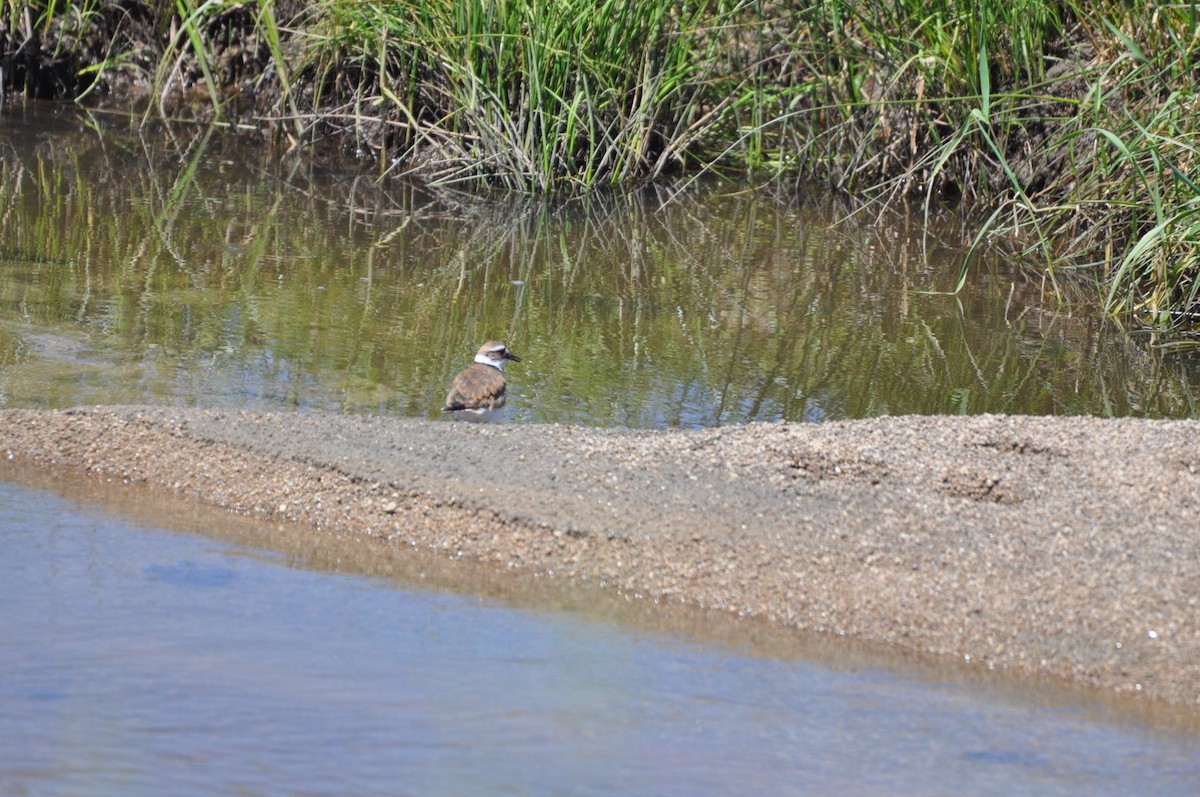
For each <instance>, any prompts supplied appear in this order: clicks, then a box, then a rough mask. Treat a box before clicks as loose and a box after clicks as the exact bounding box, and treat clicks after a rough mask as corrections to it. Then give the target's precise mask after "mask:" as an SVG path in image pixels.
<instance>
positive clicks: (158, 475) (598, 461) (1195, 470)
mask: <svg viewBox="0 0 1200 797" xmlns="http://www.w3.org/2000/svg"><path fill="white" fill-rule="evenodd" d="M1197 439H1200V422H1197V421H1170V422H1159V421H1142V420H1101V419H1094V418H1032V417H1002V416H981V417H970V418H944V417H938V418H927V417H901V418H881V419H875V420H867V421H852V422H837V423H828V424H820V425H789V424H785V425H754V426H746V427H736V428H726V429H716V430H707V431H697V432H634V431H617V430H596V429H580V428H570V427H558V426H529V425H507V426H481V425H473V424H463V423H452V422H447V423H430V422H426V421H420V420H408V419H394V418H368V417H342V416H332V415H297V414H254V413H236V412H212V411H199V410H182V409H152V408H139V407H131V408H104V409H94V410H74V411H68V412H39V411H28V410H9V411H3V412H0V447H2V449H3V450H4V451H5V452H6V455H7V457H8V458H9V459H12V460H20V461H24V462H35V463H40V464H43V465H48V464H56V465H66V466H74V467H82V468H86V469H87V470H89V471H91V472H94V473H96V474H100V475H104V476H108V477H120V478H122V479H126V480H131V481H135V482H146V483H149V484H153V485H160V486H162V487H166V488H168V489H171V490H175V491H178V492H180V493H185V494H187V495H190V496H193V497H195V498H198V499H200V500H202V501H205V502H208V503H213V504H217V505H220V506H224V507H228V508H230V509H234V510H236V511H239V512H246V513H254V514H259V515H265V516H275V517H286V518H289V519H294V520H299V521H303V522H309V523H313V524H317V525H320V526H325V527H337V528H344V529H353V530H356V531H359V532H365V533H369V534H372V535H376V536H380V537H386V538H389V539H393V540H395V541H397V543H398V544H413V545H417V546H421V547H430V548H434V549H440V550H445V551H448V552H451V553H453V554H456V555H457V554H460V553H461V555H463V556H467V557H472V558H478V559H481V560H484V561H491V562H495V563H497V564H500V565H503V566H508V567H520V568H533V569H537V570H540V571H544V572H553V573H554V574H556V575H560V576H568V577H574V578H578V579H586V580H588V581H590V582H593V583H595V582H603V583H606V584H609V585H615V586H617V587H619V588H621V589H624V590H628V591H632V592H636V593H639V594H642V595H645V596H657V597H660V598H666V599H670V600H679V601H684V602H688V603H692V604H697V605H702V606H707V607H714V608H720V609H725V610H729V611H737V612H741V613H745V614H752V615H759V616H763V617H768V618H771V619H773V620H775V621H778V622H782V623H788V624H791V625H795V626H798V627H802V628H807V629H814V630H824V631H830V632H835V633H839V634H846V635H850V636H853V637H859V638H864V639H872V640H881V641H886V642H890V643H894V644H897V645H902V646H905V647H909V648H913V649H918V650H922V651H928V652H932V653H937V654H944V655H948V656H954V657H958V658H968V657H969V659H970V660H971V661H972V662H977V663H985V664H988V665H994V666H998V667H1012V668H1017V669H1021V670H1027V671H1042V672H1050V673H1054V674H1057V675H1060V676H1064V677H1067V678H1070V679H1074V680H1078V681H1082V682H1085V683H1089V684H1092V685H1095V686H1098V687H1102V688H1105V689H1112V690H1119V691H1136V692H1141V693H1143V694H1145V695H1148V696H1150V697H1152V698H1155V699H1161V700H1168V701H1171V702H1176V703H1184V704H1191V705H1197V704H1200V563H1198V554H1200V545H1198V542H1200V522H1198V521H1200V509H1198V507H1197V495H1200V450H1198V449H1197V446H1196V440H1197Z"/></svg>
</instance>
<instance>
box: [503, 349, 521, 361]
mask: <svg viewBox="0 0 1200 797" xmlns="http://www.w3.org/2000/svg"><path fill="white" fill-rule="evenodd" d="M504 359H506V360H512V361H513V362H518V363H519V362H521V358H520V357H518V356H517V355H515V354H513V353H512V352H511V351H510V352H507V353H505V355H504Z"/></svg>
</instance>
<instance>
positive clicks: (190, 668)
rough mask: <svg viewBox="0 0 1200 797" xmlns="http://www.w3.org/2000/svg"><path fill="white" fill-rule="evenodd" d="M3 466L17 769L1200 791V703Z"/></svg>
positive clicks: (1, 545) (385, 780)
mask: <svg viewBox="0 0 1200 797" xmlns="http://www.w3.org/2000/svg"><path fill="white" fill-rule="evenodd" d="M0 477H6V478H20V479H22V480H23V481H25V482H27V483H14V482H7V481H5V482H0V549H2V550H3V551H4V555H3V557H0V607H2V611H0V640H2V641H3V642H2V644H0V672H3V673H4V677H3V678H2V679H0V751H3V752H2V753H0V793H3V794H5V795H13V796H14V797H19V796H20V795H31V794H38V795H51V794H64V795H65V794H73V795H83V794H87V795H107V794H114V795H116V794H119V795H123V796H136V795H154V794H165V793H170V794H178V795H189V794H242V795H259V794H313V795H317V794H361V795H372V794H389V795H393V794H413V795H418V794H419V795H473V796H480V795H484V796H486V795H516V794H519V795H529V794H539V795H540V794H546V795H609V794H653V795H688V796H689V797H693V796H695V795H726V794H772V795H787V794H848V795H854V794H862V795H881V794H896V795H901V794H903V795H931V796H932V795H961V794H972V795H1004V796H1005V797H1010V796H1011V795H1072V797H1073V796H1074V795H1078V794H1088V795H1129V794H1139V795H1193V794H1196V793H1197V790H1200V734H1197V733H1196V726H1195V718H1194V716H1193V717H1191V719H1190V720H1187V721H1184V722H1183V723H1182V724H1179V723H1174V721H1167V722H1165V724H1164V722H1163V719H1164V717H1169V716H1170V715H1169V714H1168V713H1166V712H1165V711H1164V712H1162V713H1161V714H1160V715H1159V716H1157V717H1155V716H1154V715H1152V714H1147V715H1146V717H1145V718H1139V714H1138V711H1137V710H1136V708H1134V710H1131V707H1137V706H1141V707H1142V708H1143V709H1144V708H1146V707H1145V706H1144V705H1143V704H1139V703H1136V702H1129V701H1114V702H1113V703H1111V704H1107V705H1106V704H1104V703H1102V702H1092V703H1087V702H1084V701H1082V700H1081V699H1079V695H1078V694H1075V693H1071V692H1068V691H1065V690H1063V689H1062V688H1060V687H1055V686H1053V685H1044V684H1043V685H1038V684H1036V683H1024V684H1022V683H1020V682H1005V681H1000V680H997V681H993V682H991V683H989V682H988V681H987V679H986V678H975V679H966V680H964V679H961V678H954V677H950V678H945V677H939V676H937V675H935V673H934V672H933V671H930V670H922V669H917V668H915V667H912V666H907V667H906V666H904V665H903V664H902V663H900V664H898V663H896V662H894V661H893V662H889V661H888V660H887V658H886V657H885V656H884V655H882V654H875V653H864V652H862V651H859V652H855V649H854V647H853V646H847V645H845V644H844V643H840V642H839V641H837V640H833V641H832V644H833V646H834V647H828V648H826V647H822V646H823V645H825V646H829V645H830V643H831V641H830V640H824V641H823V642H822V641H819V640H808V641H805V639H804V638H798V637H797V638H789V637H788V636H787V635H786V634H785V633H784V632H780V631H778V630H775V631H771V630H770V629H768V628H765V627H763V626H755V625H753V624H746V623H731V622H729V621H725V620H722V619H721V618H715V617H713V616H712V615H705V614H701V613H692V619H693V620H694V621H695V625H694V628H695V629H696V631H695V633H680V632H674V633H663V632H662V631H661V630H656V629H653V628H645V627H640V626H641V624H642V623H651V624H653V623H654V622H657V621H658V620H660V619H661V617H662V614H663V611H662V607H653V606H651V607H637V606H633V605H629V604H626V605H625V608H621V607H620V604H619V603H617V604H616V605H614V602H613V601H612V599H611V596H609V597H608V598H605V597H601V596H598V595H596V594H594V593H593V594H591V595H590V596H584V597H587V600H582V601H581V600H580V598H581V593H580V592H579V591H578V590H570V591H562V590H559V589H558V588H557V587H556V586H555V585H553V584H540V583H535V582H534V580H531V579H526V580H525V581H524V582H522V581H521V580H520V579H515V580H514V579H512V578H511V577H506V578H503V579H501V580H500V581H497V582H495V584H490V585H489V583H488V582H487V578H488V577H487V576H486V575H483V571H472V570H471V568H470V566H467V565H464V564H463V563H458V564H456V565H453V566H450V565H446V564H441V565H439V564H438V562H437V561H435V560H432V559H430V558H427V557H426V558H423V557H421V556H420V555H417V554H413V553H411V552H404V551H400V552H396V551H394V550H393V549H389V548H386V547H385V546H382V545H378V544H375V545H371V544H367V543H364V542H363V541H351V542H349V543H347V542H346V541H339V540H338V539H336V538H333V537H329V536H326V535H320V534H314V533H312V532H311V531H309V530H289V529H287V528H286V527H276V526H262V525H260V524H252V523H249V522H248V521H243V520H242V519H240V518H234V517H230V516H217V515H212V514H205V513H203V512H200V511H199V510H196V514H195V515H194V516H190V515H188V514H187V513H185V512H184V511H183V507H182V506H181V505H177V504H176V505H172V506H174V509H173V510H170V511H172V512H173V513H174V514H173V515H172V516H171V518H170V519H171V520H172V522H173V523H176V524H177V525H180V526H183V527H185V528H205V529H207V531H208V534H207V535H206V536H200V535H197V534H192V533H186V532H182V531H172V530H171V529H169V528H164V527H163V525H161V524H162V521H163V520H164V519H167V518H165V517H164V516H163V515H162V512H163V511H164V510H162V509H161V508H160V507H156V506H155V505H153V504H151V503H147V504H146V506H145V508H139V504H138V503H137V502H138V500H139V498H138V496H141V495H142V493H134V492H122V490H121V488H120V487H119V486H115V485H91V486H89V485H84V487H85V488H90V489H94V490H95V491H96V492H95V493H94V494H93V495H92V496H90V497H92V498H95V499H96V500H104V501H106V502H120V503H121V504H122V505H124V506H125V507H126V510H125V512H124V514H122V515H114V514H112V513H110V512H109V511H106V510H103V509H102V508H100V507H98V506H96V505H95V504H93V503H90V502H84V501H81V500H79V499H72V498H66V497H62V496H59V495H56V494H53V493H50V492H47V491H46V490H44V489H41V488H39V487H36V486H31V485H34V484H46V483H48V482H51V480H52V479H53V478H54V477H52V476H49V477H48V476H46V475H36V474H34V475H31V474H27V473H14V472H12V471H11V469H6V470H5V471H4V472H2V473H0ZM60 483H61V481H60ZM72 489H74V490H75V491H77V492H78V491H79V490H80V489H81V488H80V486H79V485H76V486H75V487H73V488H72ZM104 492H107V493H108V495H104V494H103V493H104ZM85 495H86V493H85ZM214 524H215V525H214ZM264 545H270V546H271V547H270V548H265V547H264ZM389 563H390V564H389ZM439 568H441V569H439ZM449 570H453V571H455V572H456V573H457V576H451V575H448V571H449ZM473 573H474V575H472V574H473ZM476 576H478V577H480V578H482V579H483V581H482V582H473V581H472V579H473V578H474V577H476ZM455 577H456V578H457V579H458V583H457V585H455V584H454V578H455ZM464 581H467V582H470V583H463V582H464ZM500 583H503V584H505V585H506V587H505V588H504V589H514V590H515V591H509V592H505V591H502V589H501V588H500V587H499V586H498V585H499V584H500ZM522 583H523V584H524V586H522ZM448 585H449V586H448ZM514 585H515V586H514ZM463 590H469V592H464V591H463ZM471 592H474V593H476V594H474V595H472V594H470V593H471ZM489 593H491V594H490V595H489ZM480 595H483V596H484V597H480ZM555 595H558V597H557V598H555V597H553V596H555ZM593 598H594V599H595V600H593ZM556 603H557V605H558V608H546V607H547V606H548V605H554V604H556ZM645 609H649V610H650V611H648V612H643V613H641V614H639V611H642V610H645ZM650 618H657V619H650ZM685 625H686V623H685ZM835 648H836V650H835ZM1147 718H1148V719H1147Z"/></svg>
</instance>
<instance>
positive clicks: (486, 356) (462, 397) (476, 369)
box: [442, 340, 521, 420]
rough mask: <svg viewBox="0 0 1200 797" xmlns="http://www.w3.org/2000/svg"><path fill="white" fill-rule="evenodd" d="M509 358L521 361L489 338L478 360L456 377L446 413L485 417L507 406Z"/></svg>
mask: <svg viewBox="0 0 1200 797" xmlns="http://www.w3.org/2000/svg"><path fill="white" fill-rule="evenodd" d="M509 360H512V361H513V362H518V363H519V362H521V358H520V357H518V356H517V355H515V354H513V353H512V352H511V351H509V350H508V346H506V345H505V344H503V343H501V342H500V341H498V340H489V341H488V342H487V343H485V344H483V345H482V346H480V347H479V351H478V352H476V353H475V362H473V363H472V364H471V365H470V366H468V367H467V368H466V370H464V371H463V372H462V373H460V374H459V375H458V376H456V377H454V382H453V383H452V384H451V385H450V393H449V394H448V395H447V396H446V406H444V407H442V412H453V413H459V414H460V415H463V416H464V417H465V416H466V415H467V414H469V415H472V416H476V417H477V418H479V419H481V420H482V419H486V418H488V417H490V416H492V415H494V414H495V413H496V412H497V411H498V410H499V409H500V408H501V407H503V406H504V393H505V390H506V389H507V383H506V382H505V381H504V363H506V362H508V361H509Z"/></svg>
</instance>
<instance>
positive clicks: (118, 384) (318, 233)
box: [0, 104, 1200, 428]
mask: <svg viewBox="0 0 1200 797" xmlns="http://www.w3.org/2000/svg"><path fill="white" fill-rule="evenodd" d="M47 108H49V109H50V110H47ZM166 133H169V135H168V134H166ZM166 133H164V131H161V130H160V131H154V132H148V133H144V134H142V133H138V132H137V131H136V130H135V129H133V125H132V123H131V122H130V121H129V120H127V119H125V118H123V117H120V116H112V115H93V116H87V115H84V114H81V113H80V112H79V111H78V110H77V109H73V108H62V107H58V106H43V105H36V104H31V105H26V106H6V107H5V108H4V110H3V113H0V208H3V210H0V406H10V407H15V406H37V407H70V406H77V405H81V404H106V403H142V402H145V403H152V404H186V405H197V406H205V407H249V408H257V409H279V408H298V409H302V410H323V411H336V412H355V413H357V412H376V413H386V414H392V415H406V416H424V417H431V418H433V417H438V415H439V408H440V407H441V403H442V401H443V399H444V398H445V392H446V388H447V385H448V384H449V381H450V379H451V377H452V375H453V374H454V373H455V372H457V371H458V370H459V369H461V368H462V367H464V366H465V365H466V364H467V363H469V362H470V358H471V356H472V354H473V352H474V351H475V349H476V348H478V346H479V344H480V343H482V342H483V341H484V340H487V339H492V338H500V339H506V340H507V341H508V342H509V344H510V345H511V347H512V348H513V350H514V351H515V352H516V353H517V354H519V355H521V356H522V358H523V360H524V362H523V363H521V364H516V365H514V366H513V367H512V368H510V369H508V377H509V379H510V382H511V388H510V396H511V398H512V402H513V412H512V416H513V420H514V421H515V422H518V423H520V422H531V421H544V422H551V421H558V422H570V423H580V424H589V425H602V426H628V427H637V428H660V427H674V426H681V427H707V426H718V425H724V424H732V423H742V422H746V421H751V420H767V421H770V420H778V419H789V420H823V419H830V418H845V417H864V416H872V415H879V414H902V413H960V412H969V413H975V412H1010V413H1035V414H1076V413H1090V414H1096V415H1141V416H1151V417H1160V416H1167V417H1188V416H1192V415H1195V414H1196V407H1197V401H1196V397H1197V390H1196V386H1197V384H1200V382H1198V381H1197V380H1198V374H1200V367H1198V366H1197V361H1196V359H1195V358H1190V357H1187V356H1181V355H1164V354H1161V353H1159V352H1157V351H1156V350H1154V349H1153V348H1151V347H1149V346H1147V345H1146V342H1145V341H1144V340H1140V339H1138V338H1133V337H1130V336H1129V335H1127V334H1125V333H1124V332H1122V331H1121V330H1119V329H1116V328H1114V327H1112V326H1110V325H1108V324H1107V323H1105V322H1104V321H1102V320H1101V319H1098V318H1095V317H1089V316H1087V315H1086V313H1085V314H1083V315H1078V314H1076V315H1072V314H1071V313H1068V312H1058V308H1057V304H1056V303H1055V302H1054V301H1053V300H1052V299H1050V298H1048V297H1046V298H1045V301H1043V297H1044V294H1043V290H1044V286H1043V285H1042V283H1041V282H1040V280H1037V279H1034V280H1029V279H1027V278H1026V277H1024V276H1023V274H1022V272H1021V271H1020V270H1017V269H1014V268H1012V267H1009V266H1006V265H1004V264H1003V263H1002V262H1001V261H1000V260H998V259H997V258H995V257H992V256H984V257H981V258H979V259H978V260H977V262H975V263H974V265H973V266H972V268H971V271H970V278H969V279H968V281H967V284H966V287H965V288H964V290H963V291H962V292H961V293H960V294H959V295H958V296H951V295H946V294H945V293H944V292H946V291H950V290H952V289H953V288H954V286H955V284H956V283H957V281H958V274H959V267H960V263H961V262H962V258H963V253H964V251H965V249H966V246H967V245H968V243H969V242H970V240H971V239H972V237H973V236H974V234H975V232H976V229H975V227H974V225H973V224H972V223H971V222H970V221H968V220H964V219H963V218H961V217H959V216H956V215H954V214H951V213H949V212H945V211H939V212H937V213H936V214H935V218H934V219H933V220H932V222H931V223H929V224H925V223H924V222H923V221H921V220H920V219H918V218H908V217H904V216H899V215H885V216H883V217H877V216H876V215H872V214H870V213H859V214H850V213H849V210H848V209H847V208H844V207H841V206H839V205H838V204H837V203H835V202H833V201H830V200H819V199H814V198H813V193H814V192H806V191H802V190H796V191H792V190H782V191H779V192H776V193H766V192H761V191H760V192H754V191H745V190H741V189H738V188H737V187H731V186H725V187H720V186H716V187H714V186H711V185H710V186H704V187H700V188H697V189H695V190H692V191H690V192H689V193H687V194H685V195H684V196H681V197H675V198H673V201H669V200H672V197H671V196H670V193H671V192H670V189H668V188H664V189H661V190H656V191H648V192H645V193H642V194H639V195H635V196H620V197H615V196H610V197H594V198H592V199H590V200H588V201H586V202H550V201H547V202H539V201H532V200H531V201H522V200H519V199H514V198H513V197H512V196H509V195H506V196H501V197H490V198H489V197H478V196H470V195H455V194H449V193H440V194H436V195H434V194H430V193H427V192H425V191H423V190H422V189H421V188H419V187H417V186H412V185H397V184H387V185H383V186H379V185H376V183H375V181H374V175H373V174H352V173H351V174H348V173H347V171H346V167H345V164H337V165H336V166H335V167H331V168H325V167H323V166H321V165H319V164H318V165H314V164H313V162H312V161H311V160H307V159H302V158H299V157H296V156H294V155H292V156H289V155H287V154H283V153H278V152H272V151H270V150H268V149H265V148H264V147H263V145H261V144H257V143H254V142H247V141H245V140H243V139H239V138H236V137H233V136H230V135H227V134H222V133H220V132H213V131H205V130H197V129H194V128H190V127H177V128H173V129H171V130H169V131H166ZM1059 276H1060V279H1066V278H1067V277H1066V275H1059ZM938 291H941V292H943V293H937V292H938ZM1077 312H1078V311H1077Z"/></svg>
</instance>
